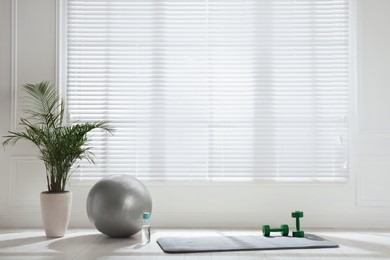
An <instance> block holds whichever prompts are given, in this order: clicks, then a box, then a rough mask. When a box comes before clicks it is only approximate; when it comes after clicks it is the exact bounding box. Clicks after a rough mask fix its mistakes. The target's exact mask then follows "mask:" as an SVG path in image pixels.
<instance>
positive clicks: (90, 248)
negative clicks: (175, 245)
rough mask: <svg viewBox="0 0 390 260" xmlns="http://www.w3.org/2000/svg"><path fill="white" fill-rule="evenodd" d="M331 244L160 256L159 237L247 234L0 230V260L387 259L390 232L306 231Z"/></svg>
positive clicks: (240, 232)
mask: <svg viewBox="0 0 390 260" xmlns="http://www.w3.org/2000/svg"><path fill="white" fill-rule="evenodd" d="M306 232H307V233H311V234H315V235H318V236H321V237H323V238H325V239H328V240H331V241H333V242H336V243H338V244H339V245H340V247H339V248H331V249H309V250H307V249H306V250H303V249H300V250H275V251H245V252H226V253H197V254H177V255H176V254H175V255H172V254H165V253H164V252H163V251H162V250H161V249H160V247H159V246H158V245H157V243H156V239H157V238H159V237H164V236H205V235H215V234H223V235H254V234H256V232H255V231H253V230H240V231H237V230H236V231H231V230H230V231H227V230H167V229H155V230H154V231H153V233H152V241H151V243H150V244H148V245H146V246H141V245H140V244H139V241H140V236H139V234H137V235H135V236H134V237H132V238H127V239H112V238H109V237H106V236H105V235H102V234H101V233H99V232H98V231H96V230H92V229H70V230H68V232H67V234H66V236H65V237H63V238H56V239H48V238H46V236H45V234H44V232H43V231H42V230H38V229H26V230H24V229H23V230H22V229H0V259H128V260H133V259H140V260H146V259H153V260H160V259H175V260H176V259H178V260H181V259H183V260H184V259H185V260H188V259H200V260H203V259H208V260H211V259H212V260H215V259H227V260H230V259H232V260H233V259H239V260H243V259H244V260H249V259H287V260H290V259H300V260H302V259H314V260H315V259H321V260H323V259H344V258H347V259H356V260H357V259H390V230H371V231H369V230H364V231H341V230H306Z"/></svg>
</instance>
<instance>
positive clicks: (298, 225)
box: [295, 218, 301, 230]
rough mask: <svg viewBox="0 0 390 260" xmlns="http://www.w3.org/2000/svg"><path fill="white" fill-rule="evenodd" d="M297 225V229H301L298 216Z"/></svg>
mask: <svg viewBox="0 0 390 260" xmlns="http://www.w3.org/2000/svg"><path fill="white" fill-rule="evenodd" d="M295 226H296V229H297V230H300V229H301V227H300V224H299V218H296V219H295Z"/></svg>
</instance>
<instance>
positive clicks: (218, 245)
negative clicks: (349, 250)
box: [157, 234, 338, 253]
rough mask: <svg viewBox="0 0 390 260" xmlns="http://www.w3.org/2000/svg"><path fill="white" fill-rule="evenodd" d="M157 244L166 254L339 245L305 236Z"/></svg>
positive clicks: (215, 238) (163, 240) (176, 239)
mask: <svg viewBox="0 0 390 260" xmlns="http://www.w3.org/2000/svg"><path fill="white" fill-rule="evenodd" d="M157 243H158V244H159V245H160V247H161V249H162V250H163V251H164V252H165V253H196V252H222V251H247V250H280V249H310V248H334V247H338V245H337V244H335V243H333V242H331V241H329V240H326V239H323V238H321V237H318V236H315V235H311V234H305V237H304V238H297V237H283V236H280V237H279V236H277V237H264V236H262V235H259V236H210V237H161V238H159V239H157Z"/></svg>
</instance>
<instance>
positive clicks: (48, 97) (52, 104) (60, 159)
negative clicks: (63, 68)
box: [2, 82, 113, 192]
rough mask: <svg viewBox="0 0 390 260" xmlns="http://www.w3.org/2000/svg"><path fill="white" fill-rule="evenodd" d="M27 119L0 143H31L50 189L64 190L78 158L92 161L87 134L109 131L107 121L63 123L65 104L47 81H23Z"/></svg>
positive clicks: (53, 190)
mask: <svg viewBox="0 0 390 260" xmlns="http://www.w3.org/2000/svg"><path fill="white" fill-rule="evenodd" d="M23 88H24V90H25V91H26V93H27V94H28V102H29V103H28V105H29V108H30V109H29V110H26V112H27V113H28V114H29V118H22V119H21V122H20V124H21V125H22V126H24V128H25V129H24V131H22V132H13V131H9V135H7V136H4V137H5V138H6V139H5V141H4V142H3V143H2V144H3V146H6V145H8V144H15V143H16V142H18V141H19V140H27V141H30V142H32V143H33V144H34V145H35V146H36V147H37V148H38V149H39V152H40V155H39V159H41V160H42V161H43V162H44V164H45V167H46V180H47V188H48V191H49V192H64V191H65V186H66V183H67V181H68V178H69V176H70V171H71V168H72V166H73V165H74V163H75V162H76V161H77V160H83V159H86V160H87V161H89V162H90V163H94V160H93V153H92V152H91V151H90V149H91V148H90V147H89V146H88V136H87V133H89V132H90V131H92V130H93V129H101V130H103V131H105V132H107V133H112V132H113V129H111V128H110V127H109V126H108V125H107V123H106V122H93V123H74V124H68V125H64V111H65V106H64V102H63V100H62V99H61V98H60V95H59V92H58V91H57V89H56V88H55V87H54V86H53V85H52V84H50V83H49V82H41V83H38V84H26V85H24V86H23Z"/></svg>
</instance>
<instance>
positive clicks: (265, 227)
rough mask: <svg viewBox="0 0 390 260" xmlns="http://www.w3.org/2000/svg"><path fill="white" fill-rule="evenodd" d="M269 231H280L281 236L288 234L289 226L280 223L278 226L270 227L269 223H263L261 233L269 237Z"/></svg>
mask: <svg viewBox="0 0 390 260" xmlns="http://www.w3.org/2000/svg"><path fill="white" fill-rule="evenodd" d="M271 232H280V234H281V235H282V236H288V232H289V228H288V225H286V224H283V225H280V228H271V227H270V226H269V225H263V235H264V236H265V237H269V235H270V234H271Z"/></svg>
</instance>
